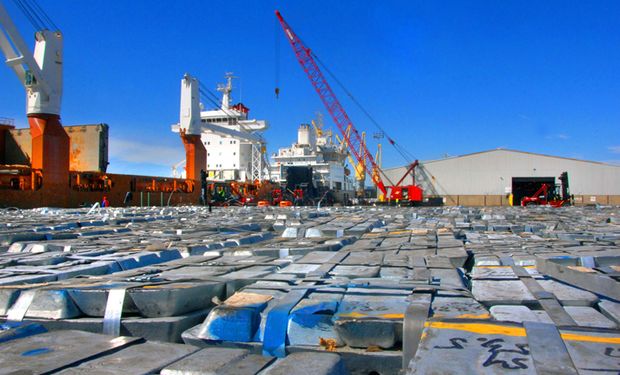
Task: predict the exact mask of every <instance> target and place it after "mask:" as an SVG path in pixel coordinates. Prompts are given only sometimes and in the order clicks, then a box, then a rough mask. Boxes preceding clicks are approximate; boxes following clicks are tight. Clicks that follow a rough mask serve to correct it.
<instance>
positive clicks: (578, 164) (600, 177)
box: [384, 149, 620, 206]
mask: <svg viewBox="0 0 620 375" xmlns="http://www.w3.org/2000/svg"><path fill="white" fill-rule="evenodd" d="M406 168H407V167H398V168H391V169H385V170H384V171H385V173H386V176H387V177H388V178H389V179H390V180H392V181H394V182H396V181H398V179H399V178H400V176H402V175H403V173H404V172H405V170H406ZM563 172H568V176H569V183H570V191H571V194H573V195H574V201H575V204H577V205H580V204H596V203H598V204H611V205H618V204H620V166H616V165H611V164H605V163H601V162H595V161H587V160H578V159H571V158H564V157H558V156H550V155H543V154H535V153H531V152H524V151H517V150H507V149H497V150H489V151H482V152H476V153H472V154H467V155H462V156H456V157H449V158H446V159H441V160H432V161H426V162H423V163H422V164H421V166H419V167H418V168H416V183H417V184H419V185H420V187H422V188H423V189H424V192H425V195H427V196H431V195H436V196H441V197H443V200H444V204H446V205H463V206H484V205H486V206H507V205H510V196H511V194H512V201H513V202H514V205H518V204H519V203H518V202H520V200H521V198H522V197H524V196H526V195H528V194H532V193H533V192H534V191H535V190H534V191H532V189H535V186H537V185H538V186H540V184H542V183H553V184H555V183H558V177H559V176H560V174H561V173H563Z"/></svg>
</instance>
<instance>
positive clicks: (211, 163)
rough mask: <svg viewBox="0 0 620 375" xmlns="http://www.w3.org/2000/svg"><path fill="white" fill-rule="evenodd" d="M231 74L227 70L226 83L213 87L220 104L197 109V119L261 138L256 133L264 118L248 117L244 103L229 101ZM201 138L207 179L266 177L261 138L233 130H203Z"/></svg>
mask: <svg viewBox="0 0 620 375" xmlns="http://www.w3.org/2000/svg"><path fill="white" fill-rule="evenodd" d="M233 78H234V77H233V76H232V74H227V75H226V80H227V82H226V84H222V85H218V88H217V90H218V91H219V92H221V93H222V102H221V106H220V108H217V109H214V110H208V111H203V110H201V111H200V118H201V122H202V123H209V124H213V125H217V126H218V127H220V128H223V129H228V130H231V131H234V132H241V133H248V134H251V135H252V136H253V138H257V137H258V138H260V139H261V140H262V137H261V135H260V133H261V132H263V131H264V130H266V129H267V126H268V125H267V122H266V121H265V120H255V119H248V112H249V109H248V108H247V107H246V106H244V105H243V104H241V103H238V104H234V105H233V104H231V103H232V97H231V92H232V89H233V86H232V79H233ZM201 140H202V142H203V143H204V145H205V148H206V149H207V165H206V171H207V173H208V176H209V177H208V178H209V179H210V180H221V181H224V180H236V181H246V180H249V181H254V180H262V179H266V178H268V163H267V160H266V158H265V156H264V153H265V143H264V141H258V142H257V141H251V140H249V139H243V138H240V137H238V136H237V135H235V133H233V132H231V134H224V133H222V132H203V133H202V135H201Z"/></svg>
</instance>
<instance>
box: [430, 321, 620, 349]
mask: <svg viewBox="0 0 620 375" xmlns="http://www.w3.org/2000/svg"><path fill="white" fill-rule="evenodd" d="M424 326H425V327H429V328H436V329H452V330H457V331H466V332H472V333H478V334H486V335H504V336H516V337H526V332H525V328H522V327H508V326H501V325H497V324H483V323H450V322H426V323H425V324H424ZM560 336H561V337H562V339H563V340H567V341H583V342H595V343H602V344H620V337H600V336H593V335H584V334H578V333H561V334H560Z"/></svg>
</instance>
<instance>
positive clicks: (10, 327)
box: [0, 322, 47, 343]
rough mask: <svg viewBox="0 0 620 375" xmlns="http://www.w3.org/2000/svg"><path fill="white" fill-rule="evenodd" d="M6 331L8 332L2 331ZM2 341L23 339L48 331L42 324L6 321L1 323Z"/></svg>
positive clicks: (0, 338)
mask: <svg viewBox="0 0 620 375" xmlns="http://www.w3.org/2000/svg"><path fill="white" fill-rule="evenodd" d="M2 331H6V332H2ZM0 332H2V335H1V336H0V343H3V342H7V341H11V340H15V339H21V338H24V337H28V336H33V335H38V334H39V333H45V332H47V329H45V328H44V327H43V326H42V325H40V324H35V323H21V322H6V323H2V324H0Z"/></svg>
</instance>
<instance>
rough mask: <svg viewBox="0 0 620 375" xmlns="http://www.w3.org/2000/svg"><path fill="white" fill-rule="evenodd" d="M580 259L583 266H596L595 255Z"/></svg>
mask: <svg viewBox="0 0 620 375" xmlns="http://www.w3.org/2000/svg"><path fill="white" fill-rule="evenodd" d="M580 261H581V265H582V266H583V267H588V268H594V267H596V262H595V261H594V257H592V256H586V257H581V259H580Z"/></svg>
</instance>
